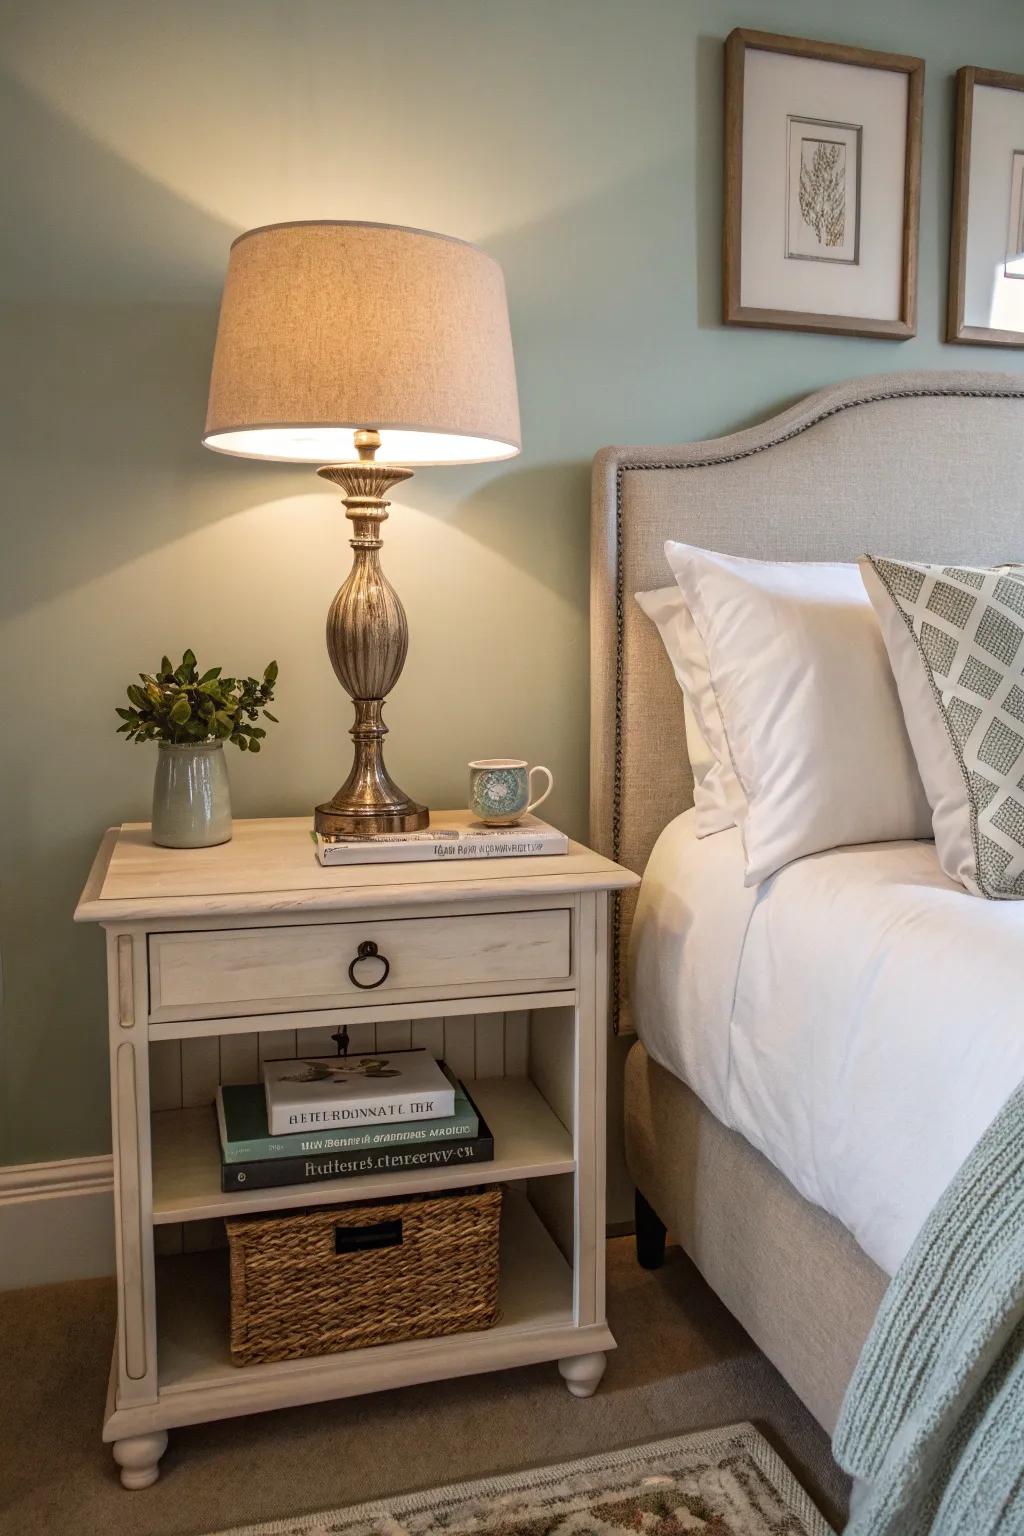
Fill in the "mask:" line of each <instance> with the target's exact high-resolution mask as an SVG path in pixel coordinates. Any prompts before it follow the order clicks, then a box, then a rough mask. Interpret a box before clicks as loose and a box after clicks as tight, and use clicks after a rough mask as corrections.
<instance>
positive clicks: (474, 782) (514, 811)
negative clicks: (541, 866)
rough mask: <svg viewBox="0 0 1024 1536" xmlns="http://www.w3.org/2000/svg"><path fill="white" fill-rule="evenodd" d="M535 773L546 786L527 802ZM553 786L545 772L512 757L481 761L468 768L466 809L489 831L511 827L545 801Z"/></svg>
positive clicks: (548, 773)
mask: <svg viewBox="0 0 1024 1536" xmlns="http://www.w3.org/2000/svg"><path fill="white" fill-rule="evenodd" d="M535 773H542V774H543V775H544V776H545V778H546V779H547V781H548V783H547V788H546V789H545V791H544V793H543V794H542V795H538V797H537V799H536V800H531V799H530V786H531V780H532V779H533V776H534V774H535ZM554 782H555V781H554V779H553V778H552V776H551V770H550V769H549V768H541V767H537V768H529V767H527V765H526V763H525V762H523V761H522V760H521V759H519V758H516V757H484V758H481V759H480V760H479V762H476V763H470V765H469V808H470V810H471V811H472V812H473V815H474V816H475V817H476V818H477V820H478V821H482V822H485V823H486V825H487V826H489V827H512V826H515V824H516V822H517V821H519V820H520V818H521V817H523V816H525V815H526V813H527V811H532V810H533V808H534V806H537V805H541V804H542V803H543V802H544V801H545V800H546V799H547V797H548V795H550V793H551V790H552V787H553V785H554Z"/></svg>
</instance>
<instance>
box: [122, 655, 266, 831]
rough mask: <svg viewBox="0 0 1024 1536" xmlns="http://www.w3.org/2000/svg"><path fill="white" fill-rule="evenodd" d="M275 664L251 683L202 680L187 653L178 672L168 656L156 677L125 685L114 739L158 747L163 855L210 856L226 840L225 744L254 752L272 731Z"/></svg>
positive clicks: (156, 827) (216, 675)
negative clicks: (267, 723) (200, 852)
mask: <svg viewBox="0 0 1024 1536" xmlns="http://www.w3.org/2000/svg"><path fill="white" fill-rule="evenodd" d="M276 681H277V662H276V661H272V662H271V663H270V665H269V666H268V667H267V668H266V669H265V671H264V673H263V678H262V680H257V679H256V678H255V677H222V676H221V668H220V667H211V668H210V669H209V671H208V672H203V673H202V674H200V671H199V667H198V664H197V662H196V658H195V655H194V653H193V652H192V651H186V652H185V654H184V656H183V657H182V658H181V665H180V666H177V667H175V666H172V664H171V661H170V658H169V657H167V656H165V657H164V658H163V661H162V662H161V663H160V670H159V671H158V672H140V673H139V681H138V682H137V683H129V684H128V704H129V707H128V708H127V709H118V711H117V713H118V714H119V715H120V717H121V724H120V726H119V727H118V732H119V733H123V734H124V735H125V736H126V737H127V739H128V740H129V741H135V742H145V741H155V742H156V744H157V751H158V756H157V765H156V779H155V782H154V785H153V841H154V843H159V844H160V845H161V846H162V847H164V848H209V847H211V846H212V845H213V844H215V843H226V842H228V840H229V839H230V837H231V791H230V787H229V785H228V770H227V764H226V763H225V761H224V743H225V742H226V741H230V742H233V743H234V745H235V746H236V747H238V748H239V749H240V750H241V751H243V752H258V751H259V750H260V745H261V743H262V741H263V738H264V737H265V736H266V734H267V733H266V730H265V728H264V727H263V726H262V725H260V724H259V720H260V717H261V716H262V717H263V719H265V720H272V721H274V723H275V724H277V717H276V715H272V714H271V713H270V711H269V709H267V705H268V704H269V703H271V702H272V700H273V697H274V684H275V683H276Z"/></svg>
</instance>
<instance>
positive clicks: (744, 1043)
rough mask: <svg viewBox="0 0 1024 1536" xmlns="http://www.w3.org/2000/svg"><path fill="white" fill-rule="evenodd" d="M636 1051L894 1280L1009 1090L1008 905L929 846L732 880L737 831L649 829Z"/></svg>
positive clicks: (1015, 932)
mask: <svg viewBox="0 0 1024 1536" xmlns="http://www.w3.org/2000/svg"><path fill="white" fill-rule="evenodd" d="M631 975H632V998H633V1010H634V1016H635V1018H636V1023H637V1029H638V1032H639V1034H640V1038H641V1039H642V1040H643V1042H644V1044H645V1045H646V1047H647V1049H648V1051H649V1052H650V1054H651V1055H652V1056H653V1057H654V1059H655V1060H656V1061H658V1062H660V1063H661V1065H662V1066H664V1067H666V1068H668V1070H669V1071H670V1072H673V1073H674V1074H675V1075H676V1076H677V1077H681V1078H682V1079H683V1080H684V1081H685V1082H687V1083H689V1084H690V1086H691V1087H692V1088H693V1089H694V1090H695V1092H696V1093H697V1094H698V1095H699V1096H700V1098H701V1099H703V1101H704V1103H705V1104H706V1105H707V1106H708V1108H709V1109H710V1110H711V1111H712V1112H713V1113H714V1114H715V1115H716V1116H717V1117H718V1119H720V1120H722V1121H723V1122H724V1123H725V1124H727V1125H729V1126H732V1127H733V1128H734V1129H735V1130H737V1131H739V1132H740V1133H741V1134H742V1135H743V1136H744V1137H745V1138H746V1139H747V1141H749V1142H751V1143H752V1144H753V1145H754V1146H755V1147H757V1148H758V1149H759V1150H760V1151H761V1152H763V1153H764V1154H765V1156H766V1157H768V1158H769V1159H770V1160H771V1162H773V1163H774V1164H775V1166H776V1167H777V1168H778V1169H779V1170H780V1172H782V1173H783V1174H785V1176H786V1177H787V1178H788V1179H789V1180H790V1182H791V1183H792V1184H794V1185H795V1186H796V1188H797V1189H798V1190H799V1191H800V1192H801V1194H803V1195H805V1196H806V1197H807V1199H809V1200H812V1201H814V1202H815V1204H817V1205H820V1206H822V1207H823V1208H824V1209H825V1210H827V1211H828V1212H829V1213H830V1214H831V1215H833V1216H835V1217H836V1218H837V1219H838V1220H839V1221H841V1222H842V1223H843V1225H844V1226H845V1227H847V1228H848V1229H849V1231H850V1232H851V1233H852V1234H853V1236H854V1237H855V1238H856V1239H857V1241H858V1243H859V1244H860V1246H861V1247H862V1248H863V1249H864V1251H865V1252H866V1253H868V1254H870V1256H871V1257H872V1258H873V1259H874V1260H875V1262H876V1263H878V1264H879V1265H881V1267H882V1268H883V1269H884V1270H886V1271H887V1272H888V1273H889V1274H892V1273H894V1272H895V1270H896V1268H897V1267H898V1265H899V1263H900V1260H901V1259H902V1258H903V1256H904V1254H905V1253H906V1251H907V1249H908V1248H909V1246H910V1244H911V1242H912V1241H913V1239H914V1237H915V1235H916V1233H917V1231H918V1229H919V1228H920V1226H921V1224H922V1223H923V1221H924V1219H925V1217H926V1216H927V1214H928V1212H929V1210H930V1209H931V1207H932V1206H933V1205H934V1203H935V1201H936V1200H937V1199H938V1197H939V1195H940V1194H941V1193H942V1190H943V1189H944V1188H945V1186H946V1185H947V1184H948V1182H949V1180H950V1179H951V1178H952V1176H953V1174H954V1173H955V1172H956V1170H957V1168H958V1166H959V1165H960V1163H961V1162H962V1161H963V1160H964V1158H965V1157H966V1155H967V1153H968V1152H969V1151H970V1149H971V1147H972V1146H973V1145H974V1143H975V1142H976V1141H977V1140H978V1137H979V1136H980V1135H981V1133H982V1131H984V1129H985V1127H986V1126H987V1125H988V1124H989V1122H990V1121H991V1120H992V1118H993V1116H994V1115H995V1113H996V1111H997V1110H998V1109H999V1108H1000V1106H1001V1105H1002V1104H1003V1102H1004V1100H1005V1099H1006V1098H1007V1097H1008V1095H1009V1093H1010V1091H1011V1090H1012V1088H1013V1087H1014V1086H1015V1085H1016V1084H1017V1083H1018V1082H1019V1081H1020V1080H1021V1079H1022V1078H1024V902H987V901H983V900H980V899H979V898H978V897H975V896H970V895H968V894H967V893H966V892H965V891H964V890H963V888H962V887H961V886H959V885H955V884H954V883H953V882H952V881H951V880H949V879H947V878H946V876H945V875H943V873H942V871H941V869H940V868H939V864H938V860H937V858H936V855H935V848H934V845H933V844H931V843H918V842H903V843H876V844H871V845H870V846H863V847H853V848H839V849H835V850H833V851H832V852H829V853H822V854H816V855H814V856H812V857H810V858H806V859H800V860H798V861H797V862H796V863H794V864H791V865H788V866H787V867H786V868H785V869H783V870H780V871H779V873H778V874H777V875H775V876H773V877H772V878H771V879H770V880H768V881H766V882H765V883H764V884H763V885H762V886H760V887H759V888H758V889H756V890H747V889H745V888H744V886H743V855H742V850H741V847H740V841H739V833H738V831H737V830H736V829H733V830H731V831H729V832H719V833H717V834H716V835H715V836H714V837H707V838H703V839H701V840H699V841H698V839H697V838H696V837H695V835H694V830H693V812H692V811H688V812H687V813H686V814H685V815H683V816H680V817H678V818H677V819H676V820H675V821H674V822H672V823H671V824H670V825H669V826H668V827H667V828H666V829H665V831H664V832H663V833H662V835H661V837H660V839H659V840H658V843H657V845H656V847H655V849H654V852H653V853H652V855H651V859H650V863H649V865H648V868H647V872H646V874H645V876H644V881H643V885H642V887H641V891H640V898H639V904H638V907H637V913H636V921H635V925H634V929H633V941H632V954H631Z"/></svg>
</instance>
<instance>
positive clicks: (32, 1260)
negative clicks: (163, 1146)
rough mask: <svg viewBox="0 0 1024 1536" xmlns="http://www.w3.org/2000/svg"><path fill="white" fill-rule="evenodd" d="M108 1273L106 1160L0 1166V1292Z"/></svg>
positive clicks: (109, 1183) (110, 1188) (110, 1232)
mask: <svg viewBox="0 0 1024 1536" xmlns="http://www.w3.org/2000/svg"><path fill="white" fill-rule="evenodd" d="M113 1273H114V1178H113V1164H112V1161H111V1159H110V1158H109V1157H79V1158H68V1159H66V1160H64V1161H62V1162H57V1163H21V1164H17V1163H15V1164H12V1165H9V1166H8V1167H6V1168H3V1167H0V1291H10V1290H15V1289H16V1288H17V1287H19V1286H22V1285H49V1284H50V1283H51V1282H52V1281H55V1280H85V1279H90V1278H92V1277H93V1276H96V1275H112V1274H113Z"/></svg>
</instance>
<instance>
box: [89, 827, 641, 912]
mask: <svg viewBox="0 0 1024 1536" xmlns="http://www.w3.org/2000/svg"><path fill="white" fill-rule="evenodd" d="M439 818H440V819H441V820H443V821H444V822H445V823H446V824H449V825H458V824H460V823H462V824H464V823H467V822H469V821H470V820H471V817H470V814H469V812H468V811H442V812H440V813H439ZM311 830H312V824H311V822H310V820H309V818H307V817H302V816H289V817H282V818H280V819H268V820H261V821H236V822H235V823H234V832H233V836H232V838H231V841H230V842H229V843H222V844H221V845H220V846H219V847H217V848H189V849H181V848H157V847H156V845H155V844H154V843H153V840H152V838H151V837H150V835H149V826H148V824H147V823H145V822H126V823H125V824H124V825H123V826H122V827H120V828H119V829H117V830H114V831H111V832H109V833H108V834H107V836H106V837H105V838H104V840H103V844H102V847H101V849H100V853H99V854H98V856H97V859H96V862H95V863H94V865H93V869H92V872H91V874H90V876H89V880H88V882H87V884H86V887H85V890H84V891H83V893H82V898H81V900H80V901H79V903H78V907H77V908H76V910H75V920H76V921H77V922H86V923H112V922H125V923H135V922H140V921H142V922H145V921H150V920H153V921H159V922H160V923H161V924H163V923H165V922H170V923H172V924H173V922H174V920H177V919H183V918H209V919H211V920H216V919H218V918H220V917H232V918H235V917H246V918H248V917H249V916H250V915H255V914H258V913H262V914H265V915H267V916H274V915H281V916H282V917H289V916H291V917H292V918H293V920H294V914H296V913H302V914H304V915H305V914H315V913H318V912H323V913H336V912H343V911H345V910H346V909H351V908H355V909H356V910H357V911H358V912H359V913H360V915H362V916H365V915H366V914H367V911H368V909H369V908H372V907H373V906H374V905H375V904H376V905H379V906H381V907H383V908H387V909H393V908H394V906H395V904H396V902H401V904H402V906H403V907H410V906H420V905H429V904H431V903H438V902H440V903H443V904H444V906H445V907H446V908H447V909H449V910H450V909H451V905H452V903H454V902H466V903H470V904H472V905H476V904H477V903H479V902H483V901H487V900H496V899H498V898H508V897H515V898H517V899H518V898H520V897H522V898H525V899H527V900H531V901H534V902H535V903H536V904H537V905H540V904H541V901H542V900H543V901H547V900H548V899H549V898H550V897H552V896H560V895H565V896H574V895H575V894H576V892H577V891H583V890H617V889H621V888H622V887H623V886H624V885H628V884H629V883H630V880H631V877H630V876H629V875H628V873H627V872H626V871H625V870H622V869H621V868H620V867H619V866H618V865H617V864H614V863H613V862H612V861H611V860H610V859H607V858H603V857H602V856H601V855H600V854H598V853H593V852H592V851H591V850H590V849H589V848H584V847H583V846H582V844H580V843H574V842H570V844H569V852H568V853H567V854H560V855H551V856H548V855H542V856H539V857H538V856H533V857H530V858H522V859H468V860H464V861H462V862H458V863H457V862H455V861H451V862H447V861H442V862H435V863H423V864H362V865H357V866H353V867H351V868H339V867H337V866H335V867H333V868H329V869H325V868H323V867H322V866H321V865H320V864H318V863H317V860H316V856H315V854H314V851H313V846H312V844H311V842H310V832H311ZM192 926H196V925H194V924H193V925H192Z"/></svg>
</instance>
